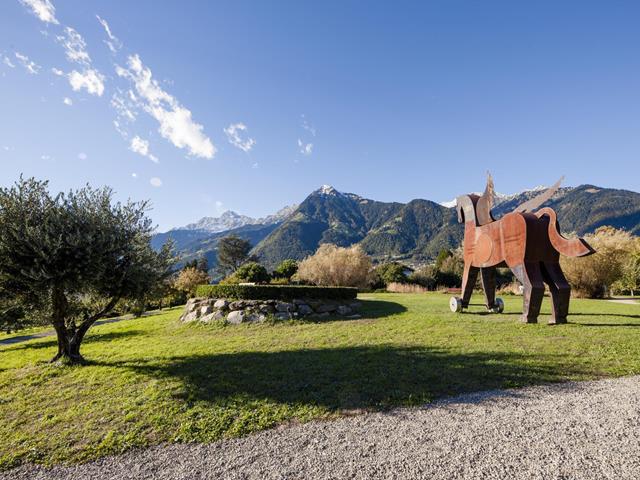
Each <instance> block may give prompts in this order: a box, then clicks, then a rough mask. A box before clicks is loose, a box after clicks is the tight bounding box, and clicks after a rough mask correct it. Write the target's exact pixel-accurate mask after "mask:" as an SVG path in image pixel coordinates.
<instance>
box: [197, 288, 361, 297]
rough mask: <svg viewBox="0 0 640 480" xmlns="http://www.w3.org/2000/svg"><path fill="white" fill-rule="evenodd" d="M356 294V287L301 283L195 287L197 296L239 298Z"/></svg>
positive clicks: (348, 295) (347, 295)
mask: <svg viewBox="0 0 640 480" xmlns="http://www.w3.org/2000/svg"><path fill="white" fill-rule="evenodd" d="M357 295H358V289H357V288H351V287H313V286H302V285H199V286H198V288H197V289H196V296H197V297H209V298H234V299H241V300H283V301H291V300H293V299H294V298H308V299H317V300H353V299H355V298H356V296H357Z"/></svg>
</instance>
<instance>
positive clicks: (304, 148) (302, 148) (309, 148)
mask: <svg viewBox="0 0 640 480" xmlns="http://www.w3.org/2000/svg"><path fill="white" fill-rule="evenodd" d="M298 151H299V152H300V153H301V154H302V155H307V156H309V155H311V154H312V153H313V143H305V142H303V141H302V139H300V138H299V139H298Z"/></svg>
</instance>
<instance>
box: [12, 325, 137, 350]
mask: <svg viewBox="0 0 640 480" xmlns="http://www.w3.org/2000/svg"><path fill="white" fill-rule="evenodd" d="M143 333H145V332H144V331H143V330H126V331H121V332H108V333H97V332H96V333H93V332H91V330H89V333H88V334H87V336H86V337H85V339H84V341H83V342H82V345H83V346H85V345H87V344H90V343H97V342H110V341H111V340H118V339H121V338H126V337H131V336H134V335H140V334H143ZM36 338H47V339H48V340H47V341H46V342H33V343H21V344H20V345H16V346H15V347H13V346H9V347H7V348H3V349H2V350H0V352H16V351H18V350H39V349H42V348H52V347H55V346H57V345H58V341H57V340H56V337H55V336H53V337H36Z"/></svg>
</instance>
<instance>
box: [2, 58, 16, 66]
mask: <svg viewBox="0 0 640 480" xmlns="http://www.w3.org/2000/svg"><path fill="white" fill-rule="evenodd" d="M2 63H4V64H5V65H6V66H7V67H9V68H16V66H15V65H14V63H13V62H12V61H11V59H10V58H9V57H7V56H6V55H3V58H2Z"/></svg>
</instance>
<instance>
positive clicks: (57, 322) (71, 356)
mask: <svg viewBox="0 0 640 480" xmlns="http://www.w3.org/2000/svg"><path fill="white" fill-rule="evenodd" d="M52 297H53V298H52V302H51V303H52V307H53V328H54V329H55V331H56V335H57V337H58V353H56V355H55V356H54V357H53V358H52V359H51V362H52V363H53V362H57V361H63V362H66V363H71V364H77V363H82V362H83V361H84V358H83V357H82V355H81V354H80V345H82V340H84V336H85V335H86V333H87V331H88V330H89V328H90V327H91V325H93V324H94V323H95V321H96V320H98V318H100V317H102V316H103V315H105V314H107V313H108V312H110V311H111V310H112V309H113V307H114V306H115V304H116V303H117V302H118V299H119V297H114V298H112V299H111V300H110V301H109V303H108V304H107V306H106V307H105V308H104V309H103V310H101V311H100V312H98V313H96V314H95V315H92V316H91V317H88V318H85V320H84V321H83V322H82V323H81V324H80V326H78V327H77V328H75V327H74V328H69V327H67V325H66V322H65V320H66V315H67V310H68V303H67V298H66V297H65V295H64V292H62V291H61V290H60V289H54V291H53V293H52Z"/></svg>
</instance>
